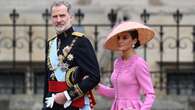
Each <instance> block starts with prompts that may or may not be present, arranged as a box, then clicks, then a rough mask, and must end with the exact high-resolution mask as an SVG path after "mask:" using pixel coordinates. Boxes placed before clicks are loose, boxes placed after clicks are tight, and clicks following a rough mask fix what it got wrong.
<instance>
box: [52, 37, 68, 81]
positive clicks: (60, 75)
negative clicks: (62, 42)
mask: <svg viewBox="0 0 195 110" xmlns="http://www.w3.org/2000/svg"><path fill="white" fill-rule="evenodd" d="M49 59H50V62H51V66H52V67H53V69H54V74H55V77H56V79H57V81H65V75H66V71H65V70H64V69H62V68H61V67H60V65H59V63H60V62H59V60H58V56H57V38H55V39H54V40H52V41H51V43H50V50H49Z"/></svg>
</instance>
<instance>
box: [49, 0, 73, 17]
mask: <svg viewBox="0 0 195 110" xmlns="http://www.w3.org/2000/svg"><path fill="white" fill-rule="evenodd" d="M60 5H64V6H66V7H67V11H68V13H70V14H71V15H72V13H73V12H72V9H71V8H72V7H71V4H70V3H69V2H67V1H55V2H53V3H52V5H51V7H50V12H52V8H53V7H55V6H60Z"/></svg>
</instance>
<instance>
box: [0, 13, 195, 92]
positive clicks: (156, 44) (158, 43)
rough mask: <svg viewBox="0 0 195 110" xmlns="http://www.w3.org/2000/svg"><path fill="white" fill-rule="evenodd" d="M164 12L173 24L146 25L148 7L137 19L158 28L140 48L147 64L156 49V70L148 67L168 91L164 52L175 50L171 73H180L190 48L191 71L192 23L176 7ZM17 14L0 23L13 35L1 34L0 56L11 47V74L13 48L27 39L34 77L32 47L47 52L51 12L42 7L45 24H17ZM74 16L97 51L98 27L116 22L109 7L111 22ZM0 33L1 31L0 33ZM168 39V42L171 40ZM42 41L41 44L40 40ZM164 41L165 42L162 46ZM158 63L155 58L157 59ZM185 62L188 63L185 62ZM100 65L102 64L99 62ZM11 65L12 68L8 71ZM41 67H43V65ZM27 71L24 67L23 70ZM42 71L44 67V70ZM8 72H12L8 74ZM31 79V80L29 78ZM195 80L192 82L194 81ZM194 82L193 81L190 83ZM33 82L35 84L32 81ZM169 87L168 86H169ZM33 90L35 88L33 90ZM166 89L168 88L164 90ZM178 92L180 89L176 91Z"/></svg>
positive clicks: (194, 26) (193, 53) (194, 40)
mask: <svg viewBox="0 0 195 110" xmlns="http://www.w3.org/2000/svg"><path fill="white" fill-rule="evenodd" d="M167 15H169V16H172V17H173V19H174V20H175V23H173V24H149V23H148V21H149V19H150V18H151V17H152V16H157V14H154V13H149V12H147V10H146V9H145V10H143V12H142V13H141V14H140V18H141V19H142V20H143V22H144V23H145V24H146V25H148V26H150V27H152V28H154V29H156V30H157V32H158V33H157V35H156V37H155V39H154V40H153V42H151V43H150V44H148V45H144V47H143V48H142V49H141V50H143V57H144V59H145V60H147V61H148V62H149V63H150V61H149V60H148V59H149V57H150V56H149V55H148V53H149V52H148V51H150V50H154V49H156V50H158V57H159V59H158V64H159V71H153V69H151V70H152V71H151V73H152V74H154V75H157V74H158V75H159V77H158V78H159V85H157V86H156V88H157V89H159V90H164V89H165V90H167V87H168V86H166V85H165V86H164V83H166V84H167V81H165V80H167V73H168V72H167V70H166V69H165V68H164V66H166V65H165V62H166V61H165V58H164V57H165V55H164V54H165V51H166V49H167V48H168V49H169V50H176V52H175V58H176V60H175V64H174V65H175V68H174V69H175V71H174V72H178V73H179V72H180V70H181V68H180V66H181V61H180V57H181V52H180V51H181V50H185V49H187V48H188V49H189V48H190V49H191V52H189V53H186V54H191V56H192V57H193V58H192V61H188V62H189V63H191V66H190V67H191V68H190V69H191V70H192V71H193V70H194V69H195V24H181V23H180V22H181V20H182V18H183V17H184V16H183V13H181V12H180V11H179V10H176V11H175V12H173V13H168V14H167ZM19 16H20V14H19V13H17V11H16V10H15V9H13V11H12V13H10V18H11V20H12V24H0V29H1V28H4V27H11V28H12V36H8V37H7V36H1V34H0V36H1V37H0V55H1V54H3V53H2V52H1V50H2V49H7V50H10V49H12V54H11V55H12V60H11V61H8V62H9V64H11V65H12V67H9V68H8V69H7V70H8V71H9V72H11V73H12V74H13V72H14V71H17V70H16V68H17V67H16V63H17V62H18V61H17V60H16V50H17V49H23V48H26V46H24V44H22V43H21V42H20V40H24V41H26V42H27V46H28V52H27V53H28V55H29V60H28V61H27V62H26V64H27V65H28V66H29V70H28V72H30V73H31V74H30V78H31V77H33V74H32V73H33V64H32V63H33V62H35V61H33V59H32V54H33V47H35V46H36V47H37V48H39V49H40V50H41V51H43V52H44V53H45V52H46V50H45V45H46V43H47V40H48V37H49V28H50V27H51V26H52V25H51V24H49V18H50V13H49V11H48V9H46V10H45V12H44V13H43V14H42V17H43V20H44V21H45V23H44V24H18V23H17V19H19ZM75 17H76V18H77V20H78V24H75V25H74V26H81V27H90V28H92V29H93V30H94V40H93V41H92V43H93V45H94V49H95V51H96V52H99V47H98V44H99V39H100V38H99V37H100V36H99V33H100V29H101V28H112V27H113V26H114V25H115V24H116V22H117V11H115V9H111V11H110V13H108V16H107V17H108V20H109V21H110V23H108V24H82V20H83V19H84V13H83V12H82V10H81V9H78V11H77V12H76V13H75ZM127 19H128V17H126V16H125V17H124V19H123V20H127ZM19 27H25V28H27V29H28V33H27V37H24V38H21V37H18V36H17V32H16V29H17V28H19ZM40 27H41V28H43V29H44V33H45V35H44V36H42V37H33V33H34V32H33V29H35V28H40ZM168 28H173V29H175V30H176V31H175V35H174V36H166V29H168ZM181 28H186V29H188V31H189V32H191V33H190V34H189V35H190V36H187V37H186V36H185V37H183V36H181V35H180V34H181V30H180V29H181ZM0 33H2V32H0ZM170 41H171V42H170ZM185 41H188V42H187V43H185ZM40 42H41V43H40ZM165 44H166V45H165ZM165 46H167V48H166V49H165ZM109 58H110V64H111V65H112V64H113V60H114V53H113V52H111V53H110V57H109ZM5 62H6V61H4V62H2V63H1V65H4V63H5ZM156 62H157V61H156ZM42 63H44V61H42ZM186 65H187V64H186ZM100 66H101V65H100ZM10 68H11V71H10ZM112 68H113V67H112V66H111V67H110V68H109V69H107V70H105V69H102V72H103V73H107V72H111V70H112ZM42 69H44V68H42ZM25 71H26V70H24V73H25ZM43 71H44V70H43ZM10 75H11V74H10ZM31 80H32V79H31ZM193 81H194V79H192V82H193ZM194 82H195V81H194ZM193 84H194V83H193ZM34 85H36V84H34ZM178 87H179V84H178V85H176V88H177V89H176V90H178ZM194 88H195V84H194V85H193V86H192V90H193V89H194ZM168 89H169V88H168ZM35 91H36V90H35ZM167 91H169V90H167ZM177 93H178V94H179V92H177Z"/></svg>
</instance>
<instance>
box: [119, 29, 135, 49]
mask: <svg viewBox="0 0 195 110" xmlns="http://www.w3.org/2000/svg"><path fill="white" fill-rule="evenodd" d="M117 42H118V50H119V51H128V50H131V49H133V47H132V45H133V44H135V43H136V39H134V40H133V39H132V37H131V35H130V34H129V33H128V32H122V33H120V34H118V35H117Z"/></svg>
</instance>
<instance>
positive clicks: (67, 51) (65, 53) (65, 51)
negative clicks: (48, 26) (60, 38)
mask: <svg viewBox="0 0 195 110" xmlns="http://www.w3.org/2000/svg"><path fill="white" fill-rule="evenodd" d="M70 50H71V47H70V46H66V47H64V49H63V54H64V56H65V57H66V56H67V55H68V53H69V52H70Z"/></svg>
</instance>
